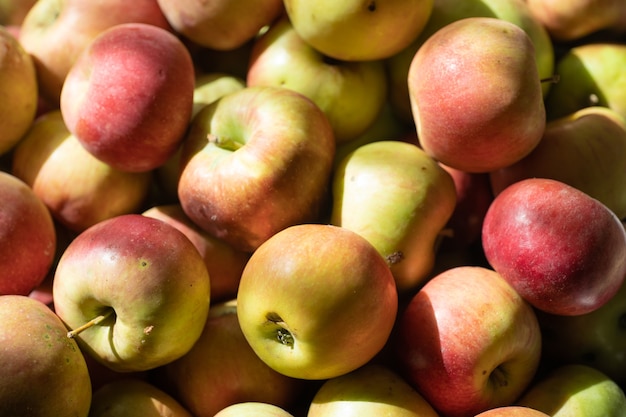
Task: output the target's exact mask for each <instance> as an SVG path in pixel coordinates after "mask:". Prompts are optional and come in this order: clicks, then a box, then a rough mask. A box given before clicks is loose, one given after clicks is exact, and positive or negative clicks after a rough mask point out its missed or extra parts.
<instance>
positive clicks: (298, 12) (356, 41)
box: [284, 0, 433, 61]
mask: <svg viewBox="0 0 626 417" xmlns="http://www.w3.org/2000/svg"><path fill="white" fill-rule="evenodd" d="M284 3H285V10H286V12H287V15H288V17H289V19H290V20H291V21H292V22H293V25H294V28H295V29H296V32H298V34H299V35H300V36H301V37H302V39H304V40H305V41H306V42H307V43H308V44H310V45H311V46H313V47H314V48H315V49H317V50H318V51H320V52H321V53H323V54H324V55H328V56H330V57H333V58H336V59H341V60H345V61H374V60H379V59H383V58H386V57H389V56H391V55H393V54H394V53H397V52H398V51H400V50H401V49H402V48H404V47H405V46H407V45H408V44H409V43H411V41H413V40H414V39H415V38H416V37H417V36H418V35H419V34H420V32H421V31H422V30H423V28H424V26H425V25H426V22H427V21H428V19H429V17H430V13H431V11H432V8H433V0H386V1H375V0H370V1H361V0H344V1H341V2H337V1H335V0H317V1H306V0H285V2H284Z"/></svg>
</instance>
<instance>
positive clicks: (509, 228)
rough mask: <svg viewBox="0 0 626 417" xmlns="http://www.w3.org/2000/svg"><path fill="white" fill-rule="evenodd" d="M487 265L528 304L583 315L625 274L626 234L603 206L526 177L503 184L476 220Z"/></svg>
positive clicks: (582, 195) (559, 185)
mask: <svg viewBox="0 0 626 417" xmlns="http://www.w3.org/2000/svg"><path fill="white" fill-rule="evenodd" d="M482 243H483V250H484V253H485V257H486V259H487V261H488V262H489V264H490V265H491V266H492V267H493V269H495V270H496V271H498V273H500V275H502V277H504V279H505V280H507V281H508V282H509V283H510V284H511V285H512V286H513V287H514V288H515V289H516V290H517V291H518V292H519V293H520V295H521V296H522V297H524V299H526V300H527V301H528V302H529V303H530V304H532V305H533V306H534V307H535V308H537V309H539V310H541V311H545V312H547V313H551V314H560V315H578V314H585V313H589V312H591V311H593V310H595V309H597V308H599V307H600V306H602V305H604V304H605V303H606V302H608V301H609V300H610V299H611V298H612V297H613V296H614V295H615V294H616V293H617V291H618V290H619V288H620V286H621V285H622V282H623V281H624V278H625V277H626V232H625V231H624V227H623V226H622V223H621V221H620V220H619V219H618V218H617V216H616V215H615V213H613V212H612V211H611V210H610V209H609V208H608V207H606V206H605V205H604V204H602V203H601V202H600V201H598V200H596V199H594V198H592V197H590V196H589V195H587V194H585V193H584V192H582V191H580V190H578V189H576V188H574V187H572V186H569V185H567V184H565V183H563V182H561V181H557V180H552V179H548V178H528V179H524V180H520V181H518V182H516V183H514V184H511V185H510V186H509V187H507V188H505V189H504V190H503V191H502V192H501V193H500V194H498V195H497V196H496V197H495V198H494V201H493V202H492V203H491V206H490V207H489V210H488V211H487V214H486V215H485V219H484V222H483V232H482Z"/></svg>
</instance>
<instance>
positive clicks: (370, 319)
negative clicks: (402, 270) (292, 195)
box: [237, 224, 398, 380]
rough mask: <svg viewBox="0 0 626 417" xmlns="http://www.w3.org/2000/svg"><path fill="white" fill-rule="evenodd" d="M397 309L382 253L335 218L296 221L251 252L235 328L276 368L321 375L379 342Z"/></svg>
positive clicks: (356, 363) (349, 366) (375, 349)
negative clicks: (335, 223) (332, 220)
mask: <svg viewBox="0 0 626 417" xmlns="http://www.w3.org/2000/svg"><path fill="white" fill-rule="evenodd" d="M397 309H398V295H397V292H396V286H395V282H394V279H393V275H392V274H391V270H390V269H389V267H388V266H387V263H386V262H385V260H384V258H383V257H382V256H381V255H380V254H379V253H378V252H377V250H376V248H374V246H372V245H371V244H370V243H369V242H368V241H367V240H366V239H365V238H363V237H361V236H360V235H359V234H357V233H355V232H353V231H351V230H349V229H346V228H342V227H338V226H333V225H325V224H299V225H295V226H291V227H288V228H286V229H284V230H282V231H280V232H278V233H276V234H275V235H274V236H272V237H270V238H269V239H268V240H267V241H265V242H264V243H263V244H262V245H261V246H260V247H259V248H258V249H257V250H256V251H255V252H254V253H253V254H252V256H251V257H250V260H249V261H248V264H247V265H246V268H245V269H244V271H243V274H242V276H241V281H240V284H239V291H238V293H237V314H238V317H239V323H240V326H241V330H242V331H243V334H244V336H245V337H246V340H247V341H248V343H249V344H250V346H251V347H252V349H253V350H254V351H255V352H256V354H257V355H258V356H259V358H261V360H263V361H264V362H265V363H267V364H268V365H269V366H270V367H271V368H272V369H275V370H276V371H278V372H280V373H282V374H285V375H288V376H291V377H294V378H299V379H306V380H321V379H328V378H332V377H335V376H339V375H342V374H345V373H348V372H351V371H353V370H355V369H357V368H359V367H360V366H362V365H364V364H365V363H367V362H369V361H370V360H371V359H372V358H373V357H374V356H376V355H377V354H378V353H379V352H380V351H381V350H382V348H383V347H384V346H385V344H386V342H387V339H388V338H389V336H390V334H391V330H392V328H393V325H394V322H395V318H396V312H397Z"/></svg>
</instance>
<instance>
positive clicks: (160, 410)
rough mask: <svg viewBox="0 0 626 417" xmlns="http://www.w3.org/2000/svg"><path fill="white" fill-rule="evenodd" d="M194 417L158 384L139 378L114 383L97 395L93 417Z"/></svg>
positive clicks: (102, 388)
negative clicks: (157, 385)
mask: <svg viewBox="0 0 626 417" xmlns="http://www.w3.org/2000/svg"><path fill="white" fill-rule="evenodd" d="M134 416H154V417H192V415H191V414H190V413H189V411H187V410H186V409H185V408H184V407H183V406H182V405H180V403H179V402H178V401H176V400H175V399H174V398H173V397H172V396H171V395H169V394H168V393H167V392H165V391H163V390H161V389H160V388H158V387H156V386H155V385H154V384H152V383H150V382H148V381H144V380H141V379H136V378H124V379H120V380H117V381H113V382H110V383H108V384H106V385H103V386H101V387H99V388H98V389H97V390H95V391H94V393H93V396H92V400H91V408H90V410H89V417H134Z"/></svg>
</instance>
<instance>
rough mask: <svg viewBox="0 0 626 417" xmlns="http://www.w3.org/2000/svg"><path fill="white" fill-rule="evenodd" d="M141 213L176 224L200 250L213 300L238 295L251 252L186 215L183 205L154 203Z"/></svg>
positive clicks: (222, 299)
mask: <svg viewBox="0 0 626 417" xmlns="http://www.w3.org/2000/svg"><path fill="white" fill-rule="evenodd" d="M142 214H143V215H144V216H148V217H152V218H155V219H159V220H162V221H164V222H166V223H168V224H170V225H172V226H174V227H175V228H177V229H178V230H180V231H181V232H183V234H184V235H185V236H187V238H188V239H189V240H190V241H191V243H193V244H194V246H195V247H196V249H198V252H200V255H202V258H203V259H204V263H205V265H206V267H207V270H208V271H209V277H211V301H224V300H227V299H231V298H234V297H236V295H237V288H239V279H240V278H241V273H242V272H243V269H244V267H245V266H246V263H247V262H248V259H249V258H250V254H249V253H248V252H243V251H239V250H236V249H234V248H233V247H232V246H230V245H229V244H227V243H226V242H223V241H221V240H220V239H218V238H216V237H214V236H212V235H210V234H209V233H207V232H206V231H204V230H203V229H201V228H200V227H199V226H198V225H197V224H195V223H194V222H192V221H191V219H190V218H189V217H188V216H187V215H186V214H185V212H184V211H183V208H182V207H181V205H180V204H167V205H160V206H153V207H150V208H149V209H147V210H146V211H144V212H143V213H142Z"/></svg>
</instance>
